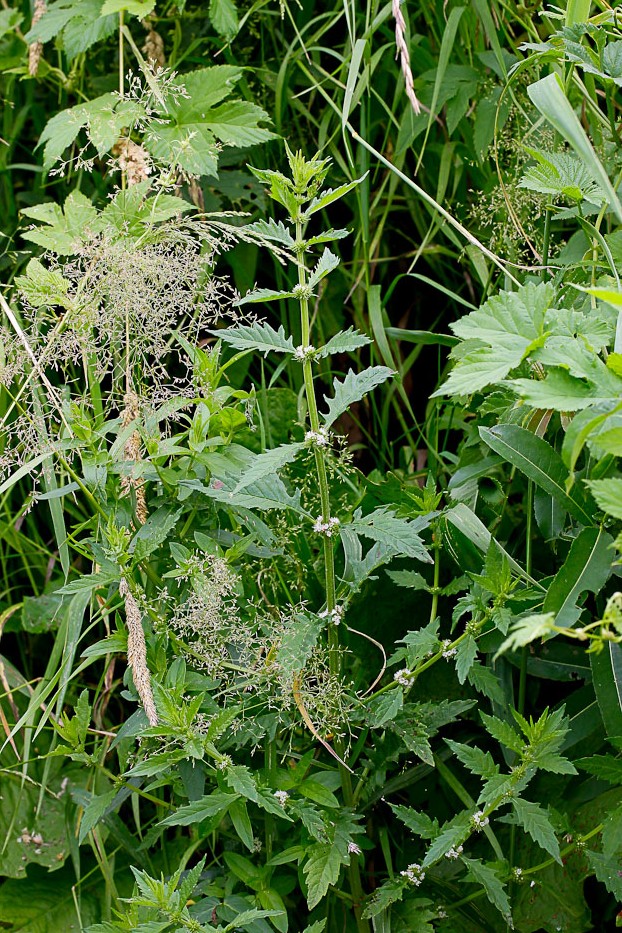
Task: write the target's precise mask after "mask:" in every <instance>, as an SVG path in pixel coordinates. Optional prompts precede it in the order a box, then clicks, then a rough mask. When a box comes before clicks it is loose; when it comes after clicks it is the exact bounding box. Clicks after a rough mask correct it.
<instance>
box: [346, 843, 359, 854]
mask: <svg viewBox="0 0 622 933" xmlns="http://www.w3.org/2000/svg"><path fill="white" fill-rule="evenodd" d="M348 852H349V853H350V854H351V855H361V849H360V847H359V846H357V844H356V842H349V843H348Z"/></svg>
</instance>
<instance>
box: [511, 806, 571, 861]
mask: <svg viewBox="0 0 622 933" xmlns="http://www.w3.org/2000/svg"><path fill="white" fill-rule="evenodd" d="M512 806H513V807H514V811H515V813H516V816H517V818H518V821H519V823H520V824H521V826H522V827H523V829H524V830H525V832H526V833H529V835H530V836H531V838H532V839H533V841H534V842H537V843H538V845H539V846H541V848H543V849H544V850H545V852H548V853H549V855H552V856H553V858H554V859H555V861H556V862H559V864H560V865H561V862H562V859H561V855H560V852H559V842H558V841H557V837H556V836H555V830H554V829H553V825H552V823H551V820H550V818H549V815H548V813H547V811H546V810H544V809H543V808H542V807H541V806H540V804H539V803H533V802H532V801H530V800H523V799H522V798H521V797H513V798H512Z"/></svg>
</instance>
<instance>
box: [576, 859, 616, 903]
mask: <svg viewBox="0 0 622 933" xmlns="http://www.w3.org/2000/svg"><path fill="white" fill-rule="evenodd" d="M585 855H586V857H587V860H588V862H589V865H590V868H591V869H592V871H593V872H594V874H595V875H596V878H597V880H598V881H600V882H601V884H604V886H605V887H606V888H607V890H608V891H609V893H610V894H613V896H614V897H615V898H616V900H617V901H620V900H622V875H620V860H619V859H618V858H608V857H607V856H606V855H603V853H602V852H592V851H590V850H589V849H588V850H587V851H586V853H585Z"/></svg>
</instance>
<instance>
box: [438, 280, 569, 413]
mask: <svg viewBox="0 0 622 933" xmlns="http://www.w3.org/2000/svg"><path fill="white" fill-rule="evenodd" d="M555 297H556V291H555V289H554V287H553V286H552V285H550V284H548V283H540V284H538V285H533V284H532V283H529V284H527V285H524V286H522V288H520V289H518V291H515V292H500V293H499V294H498V295H493V297H492V298H489V299H488V301H486V302H485V303H484V304H483V305H482V306H481V308H478V309H477V311H472V312H471V313H470V314H467V315H465V316H464V317H462V318H460V319H459V320H458V321H456V323H455V324H452V325H451V328H452V330H453V331H454V333H455V334H456V335H457V336H458V337H460V339H461V340H462V341H463V343H462V344H459V345H458V347H457V348H456V349H455V350H453V351H452V358H454V359H455V360H456V365H455V367H454V369H453V370H452V371H451V372H450V374H449V377H448V379H447V381H446V382H445V383H444V384H443V385H442V386H441V387H440V389H437V391H436V392H434V393H433V395H432V397H433V398H434V397H436V396H440V395H472V394H473V392H477V391H479V390H480V389H483V388H485V387H486V386H488V385H493V384H495V383H498V382H501V381H502V380H503V379H505V377H506V376H507V375H508V373H509V372H510V371H511V370H512V369H515V368H516V367H517V366H519V365H520V363H521V362H522V361H523V360H524V359H525V357H527V356H528V355H529V353H530V352H532V351H533V350H534V349H535V348H536V347H537V346H539V345H540V344H541V343H542V342H543V340H544V339H545V331H544V319H545V315H546V312H547V311H548V309H549V308H550V307H551V306H552V304H553V302H554V301H555Z"/></svg>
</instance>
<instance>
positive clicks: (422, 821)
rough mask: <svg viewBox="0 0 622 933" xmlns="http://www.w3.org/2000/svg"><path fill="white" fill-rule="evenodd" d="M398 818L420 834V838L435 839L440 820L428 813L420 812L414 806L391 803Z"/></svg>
mask: <svg viewBox="0 0 622 933" xmlns="http://www.w3.org/2000/svg"><path fill="white" fill-rule="evenodd" d="M390 807H391V809H392V810H393V812H394V813H395V815H396V817H397V818H398V820H401V821H402V823H404V825H405V826H407V827H408V829H409V830H410V831H411V833H414V834H415V836H418V837H419V838H420V839H433V838H434V836H435V835H436V834H437V832H438V822H437V821H436V820H435V819H432V818H431V817H429V816H428V814H427V813H419V812H418V811H417V810H413V809H412V807H403V806H401V805H400V804H393V803H392V804H390Z"/></svg>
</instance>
